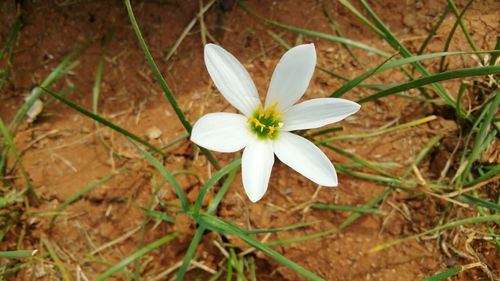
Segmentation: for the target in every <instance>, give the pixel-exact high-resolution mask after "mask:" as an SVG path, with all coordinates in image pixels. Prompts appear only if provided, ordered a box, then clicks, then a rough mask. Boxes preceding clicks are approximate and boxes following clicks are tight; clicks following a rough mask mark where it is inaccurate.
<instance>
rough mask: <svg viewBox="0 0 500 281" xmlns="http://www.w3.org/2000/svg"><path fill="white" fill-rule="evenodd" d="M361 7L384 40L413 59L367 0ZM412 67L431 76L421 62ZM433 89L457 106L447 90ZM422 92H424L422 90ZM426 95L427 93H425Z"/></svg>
mask: <svg viewBox="0 0 500 281" xmlns="http://www.w3.org/2000/svg"><path fill="white" fill-rule="evenodd" d="M360 3H361V5H362V6H363V7H364V8H365V10H366V11H367V12H368V14H369V15H370V17H371V18H372V19H373V20H374V21H375V22H376V24H377V25H378V27H379V28H380V29H381V30H382V31H383V33H384V34H385V37H384V39H385V40H386V41H387V43H389V45H391V47H393V48H394V49H395V50H397V51H399V53H400V54H401V55H402V56H403V57H405V58H406V57H411V56H412V55H411V53H410V51H408V49H407V48H406V47H405V46H404V45H403V44H401V42H399V40H398V39H397V38H396V36H394V34H393V33H392V32H391V31H390V30H389V28H388V27H387V26H386V25H385V24H384V23H383V22H382V20H381V19H380V18H379V17H378V16H377V15H376V14H375V12H374V11H373V10H372V9H371V7H370V5H368V3H366V1H365V0H360ZM412 65H413V66H414V67H415V68H416V69H417V70H418V71H419V72H420V73H421V74H422V76H424V77H427V76H429V75H430V74H429V72H428V71H427V70H426V69H425V67H424V66H423V65H422V64H421V63H420V62H418V61H417V62H414V63H412ZM432 86H433V88H434V89H435V90H436V93H437V94H438V95H439V96H440V97H441V98H442V99H443V100H444V101H445V102H446V103H447V104H448V105H450V106H452V107H453V106H455V104H456V102H455V100H454V99H453V97H452V96H450V95H449V94H448V93H447V92H446V90H445V89H444V88H443V87H442V86H441V85H440V84H437V83H433V84H432ZM421 91H422V90H421ZM423 93H424V94H425V92H423Z"/></svg>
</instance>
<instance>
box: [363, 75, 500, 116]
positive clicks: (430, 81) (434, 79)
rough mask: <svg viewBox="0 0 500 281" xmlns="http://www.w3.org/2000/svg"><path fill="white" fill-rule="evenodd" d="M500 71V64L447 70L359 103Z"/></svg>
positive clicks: (371, 96) (366, 98)
mask: <svg viewBox="0 0 500 281" xmlns="http://www.w3.org/2000/svg"><path fill="white" fill-rule="evenodd" d="M498 73H500V66H484V67H474V68H464V69H458V70H452V71H447V72H442V73H438V74H434V75H430V76H425V77H422V78H419V79H416V80H413V81H410V82H406V83H403V84H400V85H398V86H396V87H392V88H389V89H387V90H384V91H381V92H378V93H376V94H373V95H370V96H368V97H365V98H362V99H360V100H358V101H357V102H358V103H365V102H368V101H372V100H376V99H379V98H382V97H385V96H388V95H392V94H395V93H399V92H403V91H407V90H410V89H414V88H418V87H422V86H424V85H428V84H433V83H436V82H440V81H444V80H450V79H455V78H462V77H470V76H482V75H488V74H498ZM452 101H453V102H452V104H450V105H451V106H452V107H453V108H455V106H456V101H455V100H452Z"/></svg>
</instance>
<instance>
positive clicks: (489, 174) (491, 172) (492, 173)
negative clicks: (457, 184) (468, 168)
mask: <svg viewBox="0 0 500 281" xmlns="http://www.w3.org/2000/svg"><path fill="white" fill-rule="evenodd" d="M499 174H500V166H495V167H493V168H492V169H491V170H489V171H488V172H486V173H484V174H482V175H481V176H479V177H477V178H476V179H474V180H473V181H469V182H466V183H465V184H464V187H471V186H474V185H476V184H478V183H480V182H483V181H486V180H489V179H490V178H492V177H494V176H496V175H499Z"/></svg>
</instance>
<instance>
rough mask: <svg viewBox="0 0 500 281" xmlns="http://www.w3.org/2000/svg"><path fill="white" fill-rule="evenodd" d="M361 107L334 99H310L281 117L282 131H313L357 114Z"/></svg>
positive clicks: (350, 102) (343, 100)
mask: <svg viewBox="0 0 500 281" xmlns="http://www.w3.org/2000/svg"><path fill="white" fill-rule="evenodd" d="M360 107H361V106H360V105H359V104H357V103H355V102H353V101H350V100H345V99H336V98H321V99H312V100H308V101H305V102H302V103H299V104H296V105H294V106H292V107H290V108H289V109H288V110H287V111H285V113H284V114H283V115H282V116H281V118H282V120H283V127H282V130H285V131H294V130H303V129H313V128H318V127H321V126H325V125H328V124H331V123H333V122H338V121H340V120H342V119H344V118H346V117H347V116H349V115H351V114H354V113H356V112H358V110H359V108H360Z"/></svg>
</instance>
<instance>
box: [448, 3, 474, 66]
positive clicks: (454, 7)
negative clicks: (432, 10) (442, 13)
mask: <svg viewBox="0 0 500 281" xmlns="http://www.w3.org/2000/svg"><path fill="white" fill-rule="evenodd" d="M448 5H449V6H450V7H451V9H452V11H453V13H454V14H455V17H456V18H457V21H458V24H459V25H460V28H461V29H462V32H463V33H464V35H465V39H467V42H468V43H469V45H470V47H471V48H472V50H474V51H477V50H478V48H477V46H476V44H475V43H474V40H472V37H471V36H470V33H469V31H468V30H467V27H466V26H465V24H464V22H463V21H462V17H463V15H464V14H465V11H467V9H468V6H467V8H465V7H464V11H462V12H460V11H458V8H457V5H456V4H455V0H448ZM481 62H482V59H481Z"/></svg>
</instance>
